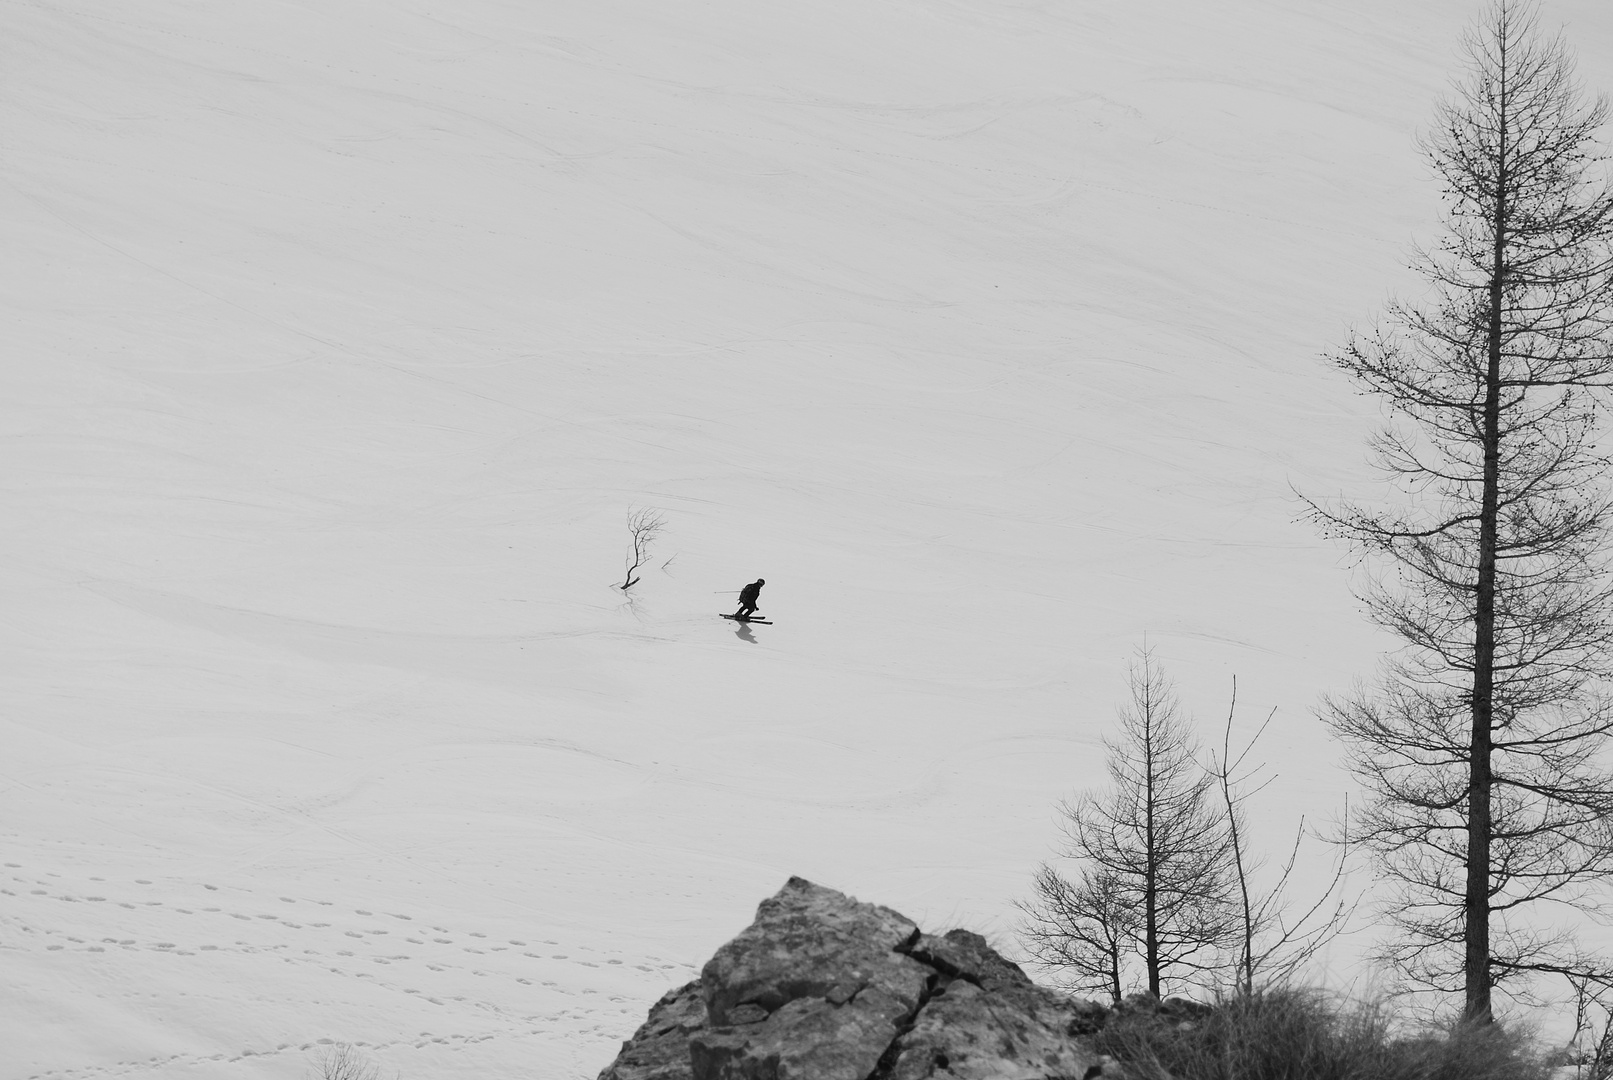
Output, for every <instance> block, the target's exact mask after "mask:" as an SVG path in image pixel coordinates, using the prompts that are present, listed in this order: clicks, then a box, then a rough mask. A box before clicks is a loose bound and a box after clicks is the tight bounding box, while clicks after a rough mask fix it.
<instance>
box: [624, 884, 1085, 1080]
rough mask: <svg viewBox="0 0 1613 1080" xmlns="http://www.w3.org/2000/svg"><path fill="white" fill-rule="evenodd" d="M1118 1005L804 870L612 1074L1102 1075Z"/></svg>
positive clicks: (1050, 1079) (1012, 1078) (672, 1000)
mask: <svg viewBox="0 0 1613 1080" xmlns="http://www.w3.org/2000/svg"><path fill="white" fill-rule="evenodd" d="M1102 1011H1103V1010H1102V1008H1101V1007H1100V1006H1095V1005H1093V1004H1091V1003H1090V1002H1083V1001H1077V1000H1074V999H1071V998H1067V997H1064V996H1063V995H1061V994H1057V993H1055V992H1053V991H1052V990H1048V989H1046V988H1044V987H1040V986H1037V985H1036V984H1035V983H1033V982H1031V980H1030V979H1029V978H1028V977H1027V976H1026V975H1025V973H1024V972H1023V971H1021V970H1020V969H1019V967H1018V966H1016V965H1015V964H1012V963H1010V962H1009V961H1007V960H1005V959H1004V958H1003V957H1001V956H999V955H998V954H997V953H996V952H995V951H994V950H993V949H992V948H991V946H990V945H988V944H987V943H986V940H985V939H984V938H982V937H981V936H980V935H978V934H973V933H970V932H969V931H966V930H953V931H951V932H949V933H947V934H944V935H941V936H939V937H937V936H932V935H928V934H924V933H921V932H920V931H919V929H918V927H917V926H915V925H914V924H913V923H912V922H911V921H909V920H908V919H906V918H905V917H903V916H902V915H900V914H898V913H896V912H894V911H892V910H890V909H889V908H885V907H879V906H877V905H874V904H865V903H860V902H858V901H857V900H855V899H853V898H852V897H849V896H846V895H845V894H844V893H839V892H836V891H834V890H833V889H826V888H824V887H822V886H820V885H814V884H812V883H811V882H809V881H805V880H803V879H801V878H791V879H790V880H789V881H788V882H787V883H786V884H785V886H784V888H783V889H781V890H780V891H779V893H778V894H777V895H776V896H773V897H770V898H768V899H767V900H764V901H763V902H762V903H761V905H760V906H759V907H758V908H757V911H756V921H755V922H753V923H752V924H751V925H750V926H749V927H747V928H746V929H745V930H744V931H743V932H742V933H740V935H739V936H738V937H736V938H734V939H733V940H732V941H730V942H728V944H726V945H724V946H723V947H722V948H720V949H718V950H717V953H716V955H714V956H713V957H712V958H711V960H710V961H709V962H708V963H707V964H706V966H705V968H704V969H703V970H702V971H701V974H700V981H699V982H698V983H691V984H689V985H688V986H685V987H682V988H681V989H679V990H676V991H673V992H672V993H670V994H668V995H667V996H666V997H664V998H662V999H661V1000H660V1001H659V1002H657V1003H656V1005H655V1007H654V1008H652V1009H651V1010H650V1018H649V1020H647V1021H646V1022H645V1024H644V1026H643V1027H641V1028H640V1029H639V1031H638V1033H637V1034H636V1035H634V1036H633V1038H632V1039H631V1040H629V1041H628V1042H627V1043H626V1044H624V1046H623V1048H622V1053H621V1055H620V1056H619V1057H618V1058H617V1059H616V1062H615V1063H614V1064H612V1065H611V1066H610V1067H609V1068H607V1069H606V1070H605V1072H603V1073H602V1074H600V1080H932V1078H933V1080H1093V1078H1095V1077H1099V1076H1111V1075H1113V1070H1114V1066H1113V1064H1112V1063H1111V1062H1107V1061H1106V1060H1105V1059H1102V1058H1100V1057H1099V1056H1098V1055H1097V1054H1095V1053H1093V1052H1092V1050H1091V1049H1090V1048H1089V1047H1088V1046H1087V1044H1086V1043H1085V1041H1084V1040H1083V1038H1082V1037H1081V1033H1082V1032H1087V1031H1092V1030H1095V1028H1096V1027H1101V1026H1102V1019H1101V1015H1095V1014H1101V1013H1102ZM697 1013H698V1015H697ZM1105 1065H1108V1066H1109V1068H1108V1069H1107V1070H1106V1069H1105Z"/></svg>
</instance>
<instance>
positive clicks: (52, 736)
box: [0, 0, 1613, 1080]
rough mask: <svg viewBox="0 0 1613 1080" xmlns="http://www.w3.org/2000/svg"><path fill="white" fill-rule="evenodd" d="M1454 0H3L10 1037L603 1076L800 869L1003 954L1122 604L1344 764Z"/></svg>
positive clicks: (57, 1072)
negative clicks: (1334, 700)
mask: <svg viewBox="0 0 1613 1080" xmlns="http://www.w3.org/2000/svg"><path fill="white" fill-rule="evenodd" d="M1473 10H1474V9H1473V8H1472V6H1471V5H1469V4H1467V3H1457V2H1453V0H1418V2H1406V0H1360V2H1357V3H1353V4H1350V5H1344V6H1343V7H1341V6H1340V5H1337V4H1328V3H1318V2H1309V0H1305V2H1299V3H1278V2H1265V0H1226V2H1224V3H1217V4H1202V3H1195V2H1187V0H1132V2H1130V3H1126V4H1119V3H1096V2H1091V0H1072V2H1066V3H1049V2H1029V0H1027V2H1014V0H889V2H874V3H870V2H867V0H859V2H849V0H820V2H818V3H813V4H807V5H783V4H757V3H754V2H746V0H709V2H703V3H674V4H666V3H651V2H646V0H593V2H589V3H559V2H550V3H517V2H514V0H457V2H456V3H453V4H437V3H432V2H428V0H389V2H387V3H381V2H379V0H320V2H318V3H313V2H309V0H263V2H259V3H250V4H249V3H239V2H237V3H228V2H226V3H210V4H203V3H196V2H194V0H143V2H142V3H139V4H128V3H115V2H112V0H0V147H3V148H4V150H3V153H0V229H3V237H0V249H3V250H4V252H5V256H4V258H3V259H0V275H3V282H0V305H3V315H0V318H3V324H4V356H3V361H0V370H3V374H4V384H3V386H0V436H3V440H4V441H3V445H4V447H5V453H4V459H3V460H4V468H3V469H0V483H3V485H4V492H5V495H4V500H5V501H4V514H3V519H0V589H3V598H0V599H3V623H0V633H3V634H4V639H3V640H4V649H5V655H6V663H5V664H4V669H3V673H0V680H3V681H0V686H3V694H4V697H3V704H4V708H3V712H0V723H3V728H0V739H3V745H4V747H5V751H4V754H3V755H0V862H3V866H0V958H3V964H4V972H5V974H4V978H3V980H0V1080H25V1078H26V1080H47V1078H49V1080H90V1078H97V1077H103V1076H107V1077H111V1076H117V1077H130V1078H145V1077H162V1078H165V1080H166V1078H173V1080H202V1078H220V1080H269V1078H281V1077H300V1076H303V1075H305V1074H306V1073H307V1071H308V1069H309V1067H310V1065H309V1063H310V1060H311V1057H310V1055H311V1054H313V1053H315V1052H317V1050H318V1048H319V1046H320V1045H321V1040H330V1041H334V1042H351V1043H355V1044H358V1045H360V1046H361V1047H362V1048H363V1049H364V1051H365V1052H366V1053H367V1054H369V1055H370V1056H371V1057H372V1058H373V1060H375V1061H376V1062H378V1063H380V1064H381V1065H383V1066H384V1068H385V1069H386V1071H387V1074H388V1075H391V1073H392V1072H393V1071H396V1072H397V1073H398V1074H400V1075H401V1076H402V1077H405V1078H408V1080H420V1078H448V1077H467V1078H469V1077H476V1078H478V1080H485V1078H494V1077H534V1078H548V1077H592V1076H593V1075H594V1074H595V1073H596V1072H597V1071H598V1070H599V1069H600V1068H601V1067H602V1066H603V1065H604V1064H606V1063H607V1062H608V1061H609V1060H610V1059H611V1058H612V1056H613V1055H614V1054H615V1052H616V1050H617V1048H618V1045H619V1042H620V1040H622V1039H624V1038H626V1037H627V1036H628V1035H629V1034H630V1033H631V1032H632V1030H633V1029H634V1028H635V1027H636V1026H637V1025H638V1024H639V1023H640V1022H641V1020H642V1019H643V1016H644V1012H645V1010H646V1008H647V1007H648V1006H649V1004H650V1003H651V1002H652V1001H654V999H655V998H657V997H658V996H659V995H660V994H661V993H662V992H664V991H665V990H667V989H669V988H671V987H672V986H675V985H678V984H680V983H681V982H683V981H685V980H687V979H689V978H690V977H692V976H693V975H694V974H695V972H696V971H697V970H698V966H699V965H700V964H701V963H702V962H703V961H704V959H705V958H706V957H707V956H709V955H710V954H711V952H712V951H713V950H714V949H715V948H716V947H717V946H718V945H719V944H721V943H722V942H723V941H724V940H726V939H727V938H729V937H731V936H732V935H733V934H734V933H735V932H737V931H738V930H739V929H741V928H742V927H743V926H744V925H745V924H746V923H747V922H748V921H749V919H750V916H751V913H752V911H753V910H754V906H755V904H756V903H757V901H759V900H760V899H762V898H763V897H765V896H767V895H769V894H771V893H772V892H774V891H775V890H776V889H777V888H778V887H779V886H780V885H781V884H782V883H783V881H784V880H785V878H786V877H787V876H788V875H790V874H800V875H803V876H806V877H808V878H811V879H813V880H815V881H818V882H821V883H823V884H826V885H830V886H833V887H835V888H839V889H842V890H846V891H848V892H851V893H853V894H855V895H857V896H859V897H862V898H864V899H870V900H875V901H878V902H880V903H884V904H887V905H890V906H892V907H894V908H896V909H897V910H899V911H902V912H904V913H905V914H907V915H909V916H910V917H912V918H914V919H916V920H918V921H919V922H920V923H921V924H922V925H925V926H926V927H929V928H934V929H943V928H945V927H947V926H951V925H965V926H969V927H971V928H974V929H977V930H980V931H983V932H985V933H987V934H988V936H990V937H991V939H992V940H993V941H994V942H996V943H997V944H998V945H999V946H1000V947H1003V948H1004V949H1005V950H1008V951H1010V952H1012V951H1013V949H1014V937H1013V930H1014V926H1015V924H1016V921H1017V913H1016V910H1015V908H1014V906H1013V905H1014V901H1015V899H1016V898H1020V897H1023V896H1024V895H1025V894H1026V892H1027V889H1028V884H1029V880H1030V876H1031V874H1032V872H1033V871H1034V869H1035V866H1036V864H1037V863H1038V862H1040V861H1042V860H1043V859H1045V858H1047V857H1049V856H1050V854H1051V852H1052V849H1053V845H1054V843H1055V842H1056V840H1057V835H1058V834H1057V829H1056V816H1055V812H1054V808H1055V805H1056V803H1057V802H1058V800H1059V799H1061V798H1063V797H1065V796H1068V795H1070V794H1071V793H1073V792H1074V791H1076V790H1077V789H1079V788H1082V787H1085V786H1089V785H1092V784H1096V783H1099V782H1101V780H1102V752H1101V745H1100V742H1099V740H1100V738H1101V737H1102V736H1103V734H1104V733H1105V732H1106V731H1107V730H1109V729H1110V727H1111V725H1112V720H1113V716H1114V711H1115V709H1116V707H1117V705H1118V704H1119V703H1120V702H1121V701H1122V700H1123V698H1124V672H1125V665H1126V662H1127V660H1128V657H1129V656H1130V654H1131V653H1132V652H1133V650H1134V649H1135V648H1136V647H1137V646H1139V645H1140V644H1141V643H1142V642H1143V641H1144V640H1145V639H1146V640H1147V641H1148V642H1149V643H1150V644H1151V645H1152V646H1154V648H1155V649H1156V650H1157V655H1158V657H1159V659H1160V660H1161V662H1162V663H1163V664H1164V665H1165V666H1166V667H1167V669H1168V670H1169V671H1170V672H1171V673H1172V674H1173V675H1174V676H1175V677H1176V679H1177V681H1178V683H1179V684H1180V689H1181V693H1182V696H1183V699H1184V702H1185V703H1186V705H1187V707H1189V708H1190V709H1191V710H1192V712H1193V713H1194V714H1195V715H1196V716H1197V717H1198V718H1199V719H1200V721H1201V722H1202V723H1203V725H1204V729H1203V730H1204V733H1205V736H1206V738H1212V737H1213V736H1214V734H1215V732H1216V731H1217V728H1218V725H1219V724H1220V722H1221V720H1222V718H1223V716H1224V715H1225V712H1226V709H1227V703H1228V697H1229V693H1230V690H1231V684H1232V679H1233V677H1234V676H1236V677H1237V686H1238V694H1239V711H1238V714H1237V720H1236V725H1235V728H1236V730H1237V732H1239V733H1240V734H1243V735H1247V734H1248V733H1250V732H1251V731H1252V730H1253V729H1254V727H1255V726H1256V725H1257V724H1258V722H1259V721H1260V720H1261V719H1262V718H1263V717H1264V716H1265V714H1266V713H1267V712H1268V711H1269V710H1272V709H1275V710H1276V720H1275V721H1274V722H1273V725H1272V727H1271V729H1270V730H1268V732H1267V734H1266V736H1265V738H1264V740H1263V742H1262V744H1261V751H1260V753H1259V754H1258V755H1257V756H1259V757H1261V758H1263V759H1264V760H1266V761H1267V762H1268V763H1269V764H1270V766H1271V770H1272V771H1273V772H1275V773H1276V774H1277V775H1278V779H1277V780H1276V782H1274V783H1273V784H1272V785H1271V786H1270V787H1269V788H1268V789H1267V790H1266V791H1264V792H1263V793H1262V794H1261V795H1260V796H1259V802H1258V804H1257V806H1256V808H1255V810H1256V818H1257V825H1258V827H1259V828H1260V830H1261V837H1262V840H1263V841H1264V842H1265V844H1266V845H1267V846H1268V847H1270V848H1272V849H1278V848H1281V847H1282V846H1284V845H1285V844H1286V842H1287V838H1288V836H1289V834H1290V832H1291V830H1292V829H1293V827H1294V825H1295V824H1296V823H1297V821H1298V819H1299V817H1300V816H1301V815H1305V816H1307V819H1308V820H1311V821H1322V820H1325V819H1326V818H1328V817H1329V816H1330V815H1332V814H1334V813H1335V812H1336V811H1337V810H1338V809H1339V806H1340V804H1341V802H1342V799H1343V796H1344V793H1345V792H1346V791H1347V790H1348V789H1349V787H1350V781H1349V778H1348V776H1347V775H1346V774H1344V773H1343V772H1342V771H1341V770H1340V769H1339V767H1338V765H1337V749H1336V747H1335V746H1334V745H1333V744H1332V742H1331V741H1330V740H1329V738H1328V737H1327V735H1326V733H1325V731H1324V730H1323V729H1322V726H1321V725H1320V723H1319V722H1318V721H1317V719H1316V709H1317V704H1318V702H1319V700H1320V698H1321V696H1322V695H1323V694H1324V693H1327V692H1329V691H1334V692H1336V691H1339V690H1343V689H1345V688H1347V687H1348V686H1349V684H1350V682H1351V680H1352V679H1354V678H1356V677H1358V676H1367V675H1370V674H1371V672H1372V669H1373V665H1374V664H1375V662H1376V657H1377V656H1378V655H1379V653H1380V651H1381V650H1382V649H1383V648H1384V647H1385V645H1386V644H1387V642H1386V640H1385V639H1384V638H1383V637H1382V636H1381V635H1380V634H1378V633H1377V632H1376V631H1374V630H1373V629H1372V628H1371V627H1370V626H1368V625H1367V624H1366V623H1365V622H1364V621H1363V620H1362V618H1361V617H1360V615H1359V612H1358V610H1357V607H1358V606H1357V604H1356V602H1355V600H1354V599H1353V598H1352V596H1351V592H1350V583H1351V573H1352V571H1351V568H1350V560H1349V558H1348V557H1347V555H1346V554H1345V553H1344V552H1342V551H1341V550H1339V549H1337V548H1335V547H1333V546H1330V545H1329V544H1328V543H1327V542H1324V541H1323V540H1321V539H1319V538H1318V537H1317V536H1316V535H1315V533H1314V532H1313V530H1312V529H1311V528H1310V527H1309V526H1307V525H1305V524H1304V523H1302V522H1300V521H1298V520H1297V518H1298V515H1299V513H1300V510H1301V506H1300V503H1299V501H1298V500H1297V498H1296V496H1295V494H1294V490H1295V489H1298V490H1302V491H1305V492H1307V493H1311V494H1317V495H1323V496H1326V495H1331V494H1334V493H1337V492H1339V491H1341V490H1345V489H1352V490H1354V489H1356V488H1359V487H1360V485H1361V483H1362V481H1365V480H1367V479H1368V478H1369V474H1368V473H1367V471H1366V469H1365V466H1364V459H1365V449H1364V445H1365V444H1364V437H1365V435H1366V433H1367V432H1368V431H1369V430H1370V429H1371V428H1372V427H1373V426H1374V425H1375V424H1376V423H1377V420H1378V414H1377V411H1376V407H1375V405H1373V403H1371V402H1369V401H1365V400H1362V399H1359V398H1356V397H1354V396H1352V394H1351V392H1350V389H1349V387H1348V386H1347V385H1346V384H1344V383H1343V381H1342V380H1341V379H1340V378H1339V377H1338V376H1336V375H1335V374H1334V373H1332V372H1331V371H1330V370H1329V369H1328V368H1327V366H1326V365H1325V364H1324V363H1323V361H1322V360H1321V359H1320V354H1321V353H1323V352H1324V351H1325V350H1326V349H1327V348H1329V347H1332V346H1336V345H1337V344H1338V343H1340V342H1341V341H1342V340H1343V338H1344V335H1345V333H1346V330H1347V328H1348V326H1349V325H1350V324H1351V323H1352V322H1353V321H1358V320H1364V319H1367V318H1370V316H1371V315H1372V313H1373V312H1374V311H1375V310H1376V309H1377V308H1378V307H1379V306H1380V304H1381V302H1382V300H1383V299H1384V298H1385V297H1386V296H1387V295H1389V293H1390V292H1391V291H1393V290H1406V289H1410V288H1414V286H1415V280H1414V279H1413V278H1411V277H1410V276H1409V275H1408V274H1407V273H1406V272H1405V270H1404V265H1405V264H1406V262H1407V252H1408V249H1409V245H1410V243H1411V241H1412V240H1413V239H1414V238H1416V237H1418V236H1427V235H1430V234H1431V232H1432V230H1433V228H1434V226H1435V222H1436V218H1435V213H1436V210H1437V205H1438V202H1437V195H1438V193H1437V190H1436V189H1435V187H1434V185H1433V184H1432V182H1431V181H1430V179H1429V177H1428V176H1427V174H1426V172H1425V169H1424V167H1423V165H1422V163H1421V161H1420V159H1419V157H1418V156H1417V153H1416V151H1415V148H1414V146H1413V138H1414V135H1415V133H1416V131H1417V130H1418V129H1419V128H1420V127H1421V126H1422V125H1423V124H1424V123H1425V122H1426V121H1427V119H1428V117H1429V116H1430V114H1431V108H1432V104H1433V102H1434V100H1435V98H1436V97H1437V96H1438V95H1439V94H1440V93H1442V92H1443V91H1444V89H1445V87H1446V85H1447V81H1448V78H1449V76H1450V74H1451V73H1452V72H1453V70H1454V66H1455V60H1454V57H1455V40H1456V35H1457V34H1458V32H1459V31H1460V29H1461V28H1462V26H1463V25H1464V24H1465V23H1466V21H1467V20H1468V19H1469V18H1470V17H1471V16H1472V14H1473ZM1544 15H1545V17H1546V18H1547V20H1548V21H1554V22H1566V23H1567V24H1568V29H1569V33H1570V36H1571V39H1572V40H1573V41H1574V43H1575V44H1576V45H1577V47H1578V49H1579V51H1580V53H1581V56H1582V70H1583V72H1584V74H1585V75H1586V77H1587V80H1588V81H1589V82H1590V83H1591V84H1592V85H1593V86H1602V87H1607V86H1613V48H1610V45H1613V5H1607V4H1606V3H1605V2H1604V0H1561V2H1555V3H1551V4H1549V5H1548V6H1547V7H1546V9H1545V11H1544ZM641 507H650V508H656V509H659V510H660V511H662V512H663V513H664V514H665V517H666V521H667V532H666V534H665V535H664V537H663V539H662V541H661V543H660V545H659V546H658V547H657V548H656V549H655V559H654V561H653V563H652V564H651V566H650V567H649V568H648V570H647V572H646V573H645V575H644V579H643V581H642V582H641V583H640V584H639V585H637V586H636V587H634V588H633V589H632V590H631V591H630V592H628V593H626V594H624V593H623V592H622V591H620V590H618V589H614V588H612V585H613V583H616V584H619V583H620V581H621V580H622V577H621V575H622V555H623V554H624V551H625V549H626V544H627V531H626V527H625V519H626V516H627V514H628V512H629V511H630V510H631V509H635V508H641ZM758 576H762V577H766V578H767V579H768V584H767V586H766V588H765V589H764V591H763V594H762V611H763V612H764V614H766V615H768V616H770V617H771V618H773V619H774V620H775V622H774V625H771V626H756V627H749V628H743V627H737V626H736V625H734V624H732V623H729V622H725V621H723V620H721V619H718V618H717V617H716V616H717V614H718V613H719V612H722V611H728V610H732V607H733V604H734V594H735V593H736V592H737V590H738V589H739V587H740V586H741V585H742V584H744V583H745V582H747V581H750V580H752V579H753V578H755V577H758ZM1325 858H1326V857H1325V854H1318V855H1316V856H1314V859H1315V861H1316V863H1317V865H1318V866H1320V864H1322V863H1325ZM1334 960H1335V963H1336V964H1342V963H1343V960H1342V959H1341V958H1339V957H1335V958H1334Z"/></svg>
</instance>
